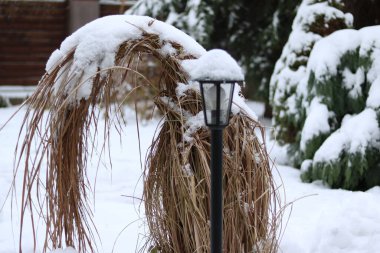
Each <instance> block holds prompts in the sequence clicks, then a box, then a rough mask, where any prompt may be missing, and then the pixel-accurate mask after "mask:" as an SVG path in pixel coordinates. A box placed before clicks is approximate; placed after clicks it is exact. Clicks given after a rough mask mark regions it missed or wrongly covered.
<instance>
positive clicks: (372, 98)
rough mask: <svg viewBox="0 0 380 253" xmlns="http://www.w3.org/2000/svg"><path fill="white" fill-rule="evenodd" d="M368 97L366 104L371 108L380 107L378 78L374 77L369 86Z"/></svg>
mask: <svg viewBox="0 0 380 253" xmlns="http://www.w3.org/2000/svg"><path fill="white" fill-rule="evenodd" d="M368 94H369V95H368V98H367V102H366V105H367V106H368V107H370V108H373V109H379V108H380V78H378V79H376V81H375V82H373V83H372V86H371V88H370V89H369V92H368Z"/></svg>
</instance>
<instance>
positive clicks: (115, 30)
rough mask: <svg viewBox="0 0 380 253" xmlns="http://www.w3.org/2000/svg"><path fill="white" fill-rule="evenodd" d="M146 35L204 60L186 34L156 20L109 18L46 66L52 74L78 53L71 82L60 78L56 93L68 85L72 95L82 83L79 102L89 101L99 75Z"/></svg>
mask: <svg viewBox="0 0 380 253" xmlns="http://www.w3.org/2000/svg"><path fill="white" fill-rule="evenodd" d="M145 32H146V33H151V34H157V35H158V36H159V38H160V39H161V40H162V41H164V40H165V41H170V42H175V43H178V44H180V45H181V46H183V51H184V53H186V54H191V55H193V56H195V57H200V56H201V55H202V54H204V53H205V52H206V50H205V49H204V48H203V47H202V46H201V45H199V44H198V43H197V42H196V41H195V40H194V39H193V38H191V37H190V36H188V35H187V34H185V33H184V32H182V31H180V30H178V29H177V28H175V27H173V26H171V25H168V24H165V23H164V22H161V21H158V20H155V19H153V18H150V17H147V16H133V15H113V16H106V17H103V18H99V19H97V20H95V21H93V22H91V23H88V24H87V25H85V26H83V27H82V28H80V29H78V30H77V31H76V32H74V33H73V34H72V35H71V36H69V37H67V38H66V39H65V40H64V41H63V42H62V44H61V46H60V48H59V49H57V50H56V51H54V52H53V54H52V55H51V57H50V58H49V60H48V62H47V64H46V71H47V72H48V73H49V71H50V70H52V69H53V68H54V67H55V66H57V64H59V63H60V60H61V59H62V58H63V57H65V56H67V55H68V54H69V53H70V52H72V51H73V50H75V53H74V59H73V63H72V64H71V66H70V71H69V74H68V79H69V81H67V80H64V78H63V77H61V80H59V78H60V77H59V76H60V74H58V81H57V82H56V86H55V92H57V90H58V89H59V88H60V86H61V85H65V90H66V91H67V92H72V91H74V85H75V84H76V83H78V82H79V83H81V86H80V87H79V88H76V89H77V90H76V99H77V100H80V99H81V98H85V99H86V98H88V96H89V95H90V93H91V90H92V79H93V77H94V76H95V75H96V73H97V71H99V70H102V69H107V68H112V67H114V65H115V55H116V53H117V51H118V49H119V46H120V45H121V44H122V43H123V42H125V41H128V40H136V39H139V38H142V35H143V33H145ZM172 52H173V50H172V49H171V48H170V47H169V46H167V47H164V48H163V50H161V53H162V54H171V53H172ZM61 71H62V72H63V71H65V70H61ZM101 74H102V73H101Z"/></svg>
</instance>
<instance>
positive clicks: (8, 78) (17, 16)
mask: <svg viewBox="0 0 380 253" xmlns="http://www.w3.org/2000/svg"><path fill="white" fill-rule="evenodd" d="M126 9H127V7H126V6H120V5H118V4H103V3H101V4H100V10H99V12H100V16H106V15H110V14H118V13H120V12H121V11H125V10H126ZM68 18H69V3H68V1H43V0H42V1H14V0H13V1H4V0H0V85H8V86H9V85H11V86H12V85H36V84H37V83H38V80H39V79H40V78H41V76H42V75H43V73H44V69H45V63H46V61H47V60H48V58H49V56H50V54H51V53H52V52H53V51H54V50H55V49H56V48H58V47H59V45H60V43H61V42H62V40H63V39H64V38H65V37H66V36H67V35H68Z"/></svg>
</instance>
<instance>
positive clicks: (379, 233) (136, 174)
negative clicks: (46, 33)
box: [0, 103, 380, 253]
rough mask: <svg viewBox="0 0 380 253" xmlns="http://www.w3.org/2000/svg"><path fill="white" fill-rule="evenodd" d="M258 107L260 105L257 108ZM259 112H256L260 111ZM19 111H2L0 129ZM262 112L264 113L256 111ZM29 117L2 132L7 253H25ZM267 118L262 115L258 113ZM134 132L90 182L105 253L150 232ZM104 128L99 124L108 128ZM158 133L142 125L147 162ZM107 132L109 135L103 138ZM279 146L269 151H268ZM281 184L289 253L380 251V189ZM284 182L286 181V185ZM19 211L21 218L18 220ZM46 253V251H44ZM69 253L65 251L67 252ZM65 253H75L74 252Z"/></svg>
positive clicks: (0, 218)
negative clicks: (22, 148)
mask: <svg viewBox="0 0 380 253" xmlns="http://www.w3.org/2000/svg"><path fill="white" fill-rule="evenodd" d="M252 105H255V103H252ZM254 107H255V106H254ZM16 109H17V108H15V107H12V108H7V109H0V127H1V125H2V124H3V123H4V122H5V121H6V120H7V119H8V118H9V117H10V116H11V115H12V114H13V113H14V112H15V111H16ZM254 109H256V110H259V108H254ZM23 112H24V110H21V111H20V112H19V113H18V114H17V115H16V116H15V117H14V118H13V120H12V121H10V122H9V123H8V125H7V126H6V127H5V128H4V129H3V130H2V131H0V208H1V206H2V204H3V202H4V201H5V205H4V207H3V209H2V210H1V212H0V253H11V252H18V234H19V209H20V206H19V203H20V191H21V188H20V187H21V182H22V172H20V173H19V174H18V175H17V177H16V178H15V182H16V185H17V186H18V187H17V188H16V189H17V192H16V196H17V198H16V199H18V202H17V201H13V209H12V208H11V204H12V203H11V197H8V198H6V196H7V193H8V190H9V188H10V186H11V183H12V178H13V160H14V148H15V145H16V142H17V136H18V132H19V128H20V124H21V120H22V116H23ZM258 114H260V113H258ZM126 115H127V121H128V124H127V126H126V127H125V128H124V133H123V135H122V138H121V140H122V144H120V143H121V142H120V138H119V136H118V134H117V131H113V132H111V137H110V138H111V145H112V147H111V160H112V169H111V167H110V166H109V165H108V166H105V165H103V164H107V162H106V161H104V160H105V159H103V160H102V161H104V163H101V166H100V167H99V170H98V172H97V170H96V168H97V161H98V160H97V157H95V158H94V159H93V162H92V163H90V164H89V165H90V168H89V178H90V180H91V181H92V182H94V179H95V176H96V173H97V180H96V192H95V193H96V194H95V198H94V201H93V203H92V206H93V208H94V216H95V218H94V221H95V224H96V226H97V229H98V233H99V237H100V238H101V241H99V242H98V243H97V245H98V247H99V251H100V252H112V251H113V252H127V253H129V252H135V251H136V250H137V249H138V248H139V246H141V243H143V241H144V235H146V233H147V228H146V227H145V226H144V212H143V207H142V205H141V202H140V200H139V199H140V197H141V193H142V178H141V174H142V168H141V165H140V155H139V148H138V147H139V146H138V137H137V132H136V123H135V122H134V116H133V114H132V113H131V112H130V111H128V110H127V113H126ZM101 125H102V124H99V126H101ZM157 125H158V121H157V120H153V121H150V122H148V123H144V124H140V125H139V127H140V140H141V150H142V160H144V157H145V152H146V150H147V148H148V147H149V145H150V141H151V140H152V137H153V135H154V133H155V130H156V127H157ZM99 132H101V131H99ZM271 147H272V145H271V143H269V145H268V148H271ZM271 150H272V151H271V156H272V158H276V157H277V160H284V159H283V154H281V152H280V151H281V149H278V148H273V149H271ZM277 171H278V172H279V173H277V172H275V173H274V174H275V178H276V182H277V184H278V185H282V186H281V189H280V191H281V192H285V196H283V197H282V199H283V201H284V202H286V203H293V204H291V205H290V206H289V207H288V208H287V209H286V213H285V215H284V219H283V226H284V227H285V226H286V228H285V231H284V234H283V237H282V241H281V250H280V252H282V253H340V252H344V253H375V252H379V249H380V215H379V214H380V187H375V188H373V189H371V190H369V191H367V192H350V191H344V190H331V189H328V188H326V187H325V186H323V185H322V184H321V183H318V182H317V183H313V184H304V183H302V182H301V181H300V179H299V170H296V169H294V168H291V167H286V166H277ZM280 178H281V179H282V180H281V179H280ZM12 210H13V212H12ZM38 231H39V234H38V237H39V238H40V240H38V242H39V243H38V247H39V248H41V246H42V243H43V233H44V226H43V224H42V222H41V221H40V222H39V225H38ZM23 248H24V251H23V252H27V253H28V252H32V251H33V237H32V232H31V230H30V225H29V224H26V227H25V228H24V239H23ZM38 252H40V251H38ZM59 252H62V251H59ZM64 252H65V253H68V252H71V251H69V250H67V251H64ZM231 253H232V252H231Z"/></svg>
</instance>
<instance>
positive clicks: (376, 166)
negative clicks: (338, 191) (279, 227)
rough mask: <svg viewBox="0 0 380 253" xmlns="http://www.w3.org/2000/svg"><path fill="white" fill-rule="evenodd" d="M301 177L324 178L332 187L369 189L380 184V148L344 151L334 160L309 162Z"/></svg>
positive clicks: (306, 180)
mask: <svg viewBox="0 0 380 253" xmlns="http://www.w3.org/2000/svg"><path fill="white" fill-rule="evenodd" d="M309 161H310V160H309ZM305 167H306V168H304V172H303V173H302V175H301V179H302V180H303V181H304V182H312V181H314V180H322V181H323V182H325V183H326V184H327V185H329V186H330V187H332V188H343V189H349V190H367V189H369V188H371V187H373V186H375V185H379V184H380V157H379V150H377V149H374V148H370V149H367V150H365V152H364V153H361V152H355V153H348V152H342V153H341V155H340V157H339V158H338V159H336V160H334V161H323V162H316V163H311V162H307V165H305Z"/></svg>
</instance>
